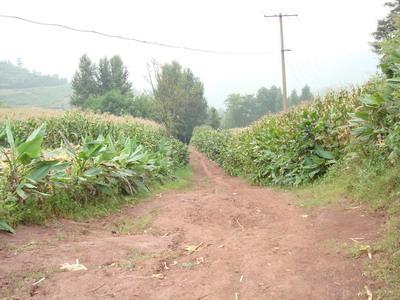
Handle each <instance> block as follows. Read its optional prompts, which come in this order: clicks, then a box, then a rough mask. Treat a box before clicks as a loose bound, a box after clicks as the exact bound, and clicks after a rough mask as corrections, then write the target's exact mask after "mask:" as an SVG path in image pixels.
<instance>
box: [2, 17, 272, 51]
mask: <svg viewBox="0 0 400 300" xmlns="http://www.w3.org/2000/svg"><path fill="white" fill-rule="evenodd" d="M0 18H7V19H14V20H19V21H24V22H28V23H31V24H36V25H42V26H51V27H57V28H62V29H65V30H70V31H75V32H82V33H90V34H97V35H100V36H103V37H107V38H115V39H120V40H126V41H133V42H137V43H142V44H147V45H153V46H158V47H165V48H173V49H181V50H187V51H194V52H202V53H209V54H227V55H266V54H272V53H274V52H272V51H270V52H233V51H219V50H210V49H202V48H193V47H187V46H182V45H173V44H166V43H161V42H155V41H147V40H142V39H138V38H134V37H127V36H123V35H117V34H110V33H104V32H101V31H97V30H91V29H82V28H77V27H72V26H68V25H63V24H57V23H47V22H41V21H36V20H31V19H27V18H23V17H19V16H12V15H2V14H0Z"/></svg>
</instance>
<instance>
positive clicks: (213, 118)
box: [206, 107, 221, 129]
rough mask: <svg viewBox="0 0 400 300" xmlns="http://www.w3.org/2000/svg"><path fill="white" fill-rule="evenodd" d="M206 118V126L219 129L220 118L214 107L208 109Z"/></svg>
mask: <svg viewBox="0 0 400 300" xmlns="http://www.w3.org/2000/svg"><path fill="white" fill-rule="evenodd" d="M207 113H208V117H207V121H206V124H207V125H209V126H211V127H212V128H213V129H218V128H220V127H221V118H220V116H219V114H218V111H217V109H216V108H215V107H210V108H209V109H208V112H207Z"/></svg>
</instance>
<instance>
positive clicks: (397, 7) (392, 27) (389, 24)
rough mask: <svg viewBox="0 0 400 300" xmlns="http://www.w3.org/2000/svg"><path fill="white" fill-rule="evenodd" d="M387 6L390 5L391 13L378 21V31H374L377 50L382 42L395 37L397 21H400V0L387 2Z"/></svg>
mask: <svg viewBox="0 0 400 300" xmlns="http://www.w3.org/2000/svg"><path fill="white" fill-rule="evenodd" d="M385 6H386V7H389V8H390V10H389V14H388V15H387V16H386V17H385V18H384V19H382V20H379V21H378V26H377V29H376V31H375V32H374V33H373V36H374V39H375V40H374V41H373V42H372V46H373V47H374V50H375V51H376V52H380V50H381V42H382V41H384V40H387V39H391V38H393V37H394V33H395V31H396V30H397V28H398V26H396V23H398V22H399V16H400V0H392V1H389V2H386V3H385Z"/></svg>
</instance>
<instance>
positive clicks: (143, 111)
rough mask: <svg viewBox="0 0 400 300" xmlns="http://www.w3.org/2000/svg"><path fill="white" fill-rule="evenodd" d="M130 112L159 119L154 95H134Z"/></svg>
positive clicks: (147, 117) (134, 114) (135, 115)
mask: <svg viewBox="0 0 400 300" xmlns="http://www.w3.org/2000/svg"><path fill="white" fill-rule="evenodd" d="M129 113H130V114H131V115H132V116H134V117H139V118H145V119H152V120H156V121H158V120H159V115H158V112H157V108H156V103H155V100H154V97H153V95H149V94H147V93H141V94H139V95H135V96H134V97H133V101H132V105H131V107H130V110H129Z"/></svg>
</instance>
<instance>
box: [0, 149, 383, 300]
mask: <svg viewBox="0 0 400 300" xmlns="http://www.w3.org/2000/svg"><path fill="white" fill-rule="evenodd" d="M191 164H192V167H193V170H194V174H195V179H194V180H195V182H194V183H193V185H192V187H190V188H188V189H186V190H182V191H170V192H166V193H163V194H159V195H157V196H156V197H154V199H150V200H149V201H144V202H141V203H140V204H138V205H136V206H134V207H128V208H125V209H123V210H122V211H121V212H120V213H118V214H115V215H112V216H109V217H106V218H102V219H98V220H94V221H90V222H87V223H78V222H72V221H60V222H58V223H56V224H52V225H50V226H48V227H36V226H30V227H20V228H18V232H17V235H14V236H10V235H6V234H1V235H0V261H1V264H0V299H1V298H2V297H1V295H2V296H3V297H8V298H6V299H31V298H32V299H74V300H76V299H197V300H200V299H205V300H207V299H239V300H244V299H318V300H320V299H367V297H366V296H358V295H357V294H358V293H359V292H363V291H364V286H365V285H367V286H369V287H371V285H372V286H373V284H372V283H371V282H369V279H368V278H367V277H365V276H363V274H362V265H363V262H364V261H365V260H367V259H368V258H367V256H363V257H361V258H359V259H351V258H347V257H346V251H347V250H346V249H344V247H343V245H344V244H347V245H351V244H353V243H354V241H352V240H351V239H352V238H353V239H354V238H356V239H358V240H362V241H363V242H364V243H368V241H370V240H371V239H374V238H376V237H377V235H378V234H379V229H380V227H381V226H380V225H381V223H382V218H380V217H378V216H373V215H370V214H367V213H366V212H365V211H363V210H361V209H359V208H356V209H346V205H334V206H331V207H328V208H323V209H320V210H317V211H315V212H314V213H313V214H311V215H310V216H308V215H305V212H304V211H303V210H302V209H301V208H299V207H296V206H295V205H293V197H292V196H291V195H289V194H286V193H282V192H276V191H273V190H271V189H267V188H259V187H253V186H250V185H249V184H248V183H246V182H244V181H243V180H241V179H238V178H232V177H229V176H226V175H224V173H223V171H222V170H221V169H219V168H218V167H217V166H215V165H214V164H213V163H211V162H209V161H208V160H207V159H205V158H204V157H203V156H202V155H200V154H198V153H196V152H193V153H192V158H191ZM76 259H79V262H80V263H81V264H83V265H84V266H85V267H86V268H87V270H82V271H75V272H73V271H63V272H61V271H60V265H61V264H63V263H66V262H68V263H74V262H75V260H76ZM42 278H45V279H42ZM41 279H42V280H41ZM40 280H41V281H40ZM38 281H40V282H38ZM34 283H36V284H34ZM33 284H34V285H33Z"/></svg>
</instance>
